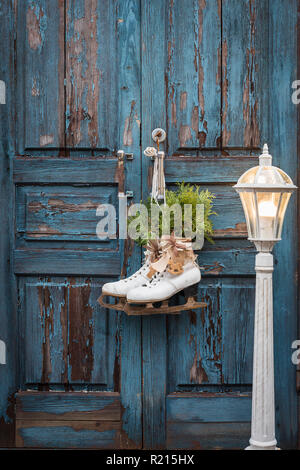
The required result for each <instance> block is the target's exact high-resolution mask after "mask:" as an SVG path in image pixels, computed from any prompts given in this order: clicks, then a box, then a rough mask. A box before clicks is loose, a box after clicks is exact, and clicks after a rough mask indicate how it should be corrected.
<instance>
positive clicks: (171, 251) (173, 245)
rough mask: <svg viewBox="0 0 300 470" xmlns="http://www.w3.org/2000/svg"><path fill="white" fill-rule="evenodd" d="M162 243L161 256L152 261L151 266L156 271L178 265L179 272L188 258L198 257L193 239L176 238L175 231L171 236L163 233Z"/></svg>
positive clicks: (191, 259) (193, 259)
mask: <svg viewBox="0 0 300 470" xmlns="http://www.w3.org/2000/svg"><path fill="white" fill-rule="evenodd" d="M160 244H161V255H160V258H159V259H158V260H157V261H155V262H153V263H151V268H152V269H153V270H155V271H156V272H159V273H160V272H162V271H164V270H165V269H166V268H167V266H168V265H170V266H173V267H175V266H176V268H177V271H178V273H179V272H182V266H183V265H184V264H185V261H186V260H189V261H195V259H196V255H195V254H194V252H193V248H192V242H191V240H190V239H188V238H176V237H175V235H174V232H173V233H172V234H171V236H167V235H163V236H162V238H161V243H160ZM175 271H176V270H175ZM175 271H174V270H173V271H172V272H174V273H175Z"/></svg>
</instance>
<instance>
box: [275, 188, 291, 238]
mask: <svg viewBox="0 0 300 470" xmlns="http://www.w3.org/2000/svg"><path fill="white" fill-rule="evenodd" d="M290 197H291V193H282V197H281V203H280V207H279V210H278V215H277V227H276V238H281V232H282V226H283V220H284V215H285V211H286V208H287V205H288V203H289V200H290Z"/></svg>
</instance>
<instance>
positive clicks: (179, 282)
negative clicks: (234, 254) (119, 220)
mask: <svg viewBox="0 0 300 470" xmlns="http://www.w3.org/2000/svg"><path fill="white" fill-rule="evenodd" d="M154 264H155V263H154ZM152 266H153V263H151V262H150V260H149V257H147V253H146V261H145V263H144V264H143V266H142V267H141V268H140V269H139V270H138V271H137V272H136V273H134V274H133V275H132V276H130V277H128V278H127V279H121V280H120V281H117V282H109V283H107V284H104V285H103V288H102V295H101V297H100V298H99V302H100V304H101V305H102V306H104V307H108V308H112V309H114V310H123V311H125V312H126V313H127V314H128V315H147V314H153V313H158V314H160V313H180V312H181V311H183V310H191V309H193V308H199V307H204V306H205V305H206V304H204V303H202V302H197V301H196V300H195V299H196V297H197V285H198V283H199V281H200V279H201V273H200V268H199V266H198V264H197V263H196V261H195V260H194V259H190V258H187V259H186V260H185V261H184V262H182V263H181V264H180V266H176V265H175V266H174V263H173V264H172V263H171V267H170V264H167V266H166V267H165V269H163V270H162V271H161V272H157V271H155V270H154V269H153V267H152ZM177 293H183V294H184V297H185V298H186V303H185V304H179V305H169V301H170V299H171V298H172V297H173V296H174V295H175V294H177ZM107 297H113V298H114V299H115V303H114V304H111V303H107V302H106V301H105V298H107ZM177 300H178V299H177Z"/></svg>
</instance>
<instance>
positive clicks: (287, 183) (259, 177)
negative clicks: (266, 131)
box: [234, 144, 296, 192]
mask: <svg viewBox="0 0 300 470" xmlns="http://www.w3.org/2000/svg"><path fill="white" fill-rule="evenodd" d="M234 188H235V189H236V190H239V189H244V190H247V189H248V190H251V189H253V190H254V189H262V190H266V191H268V190H269V191H276V190H277V191H283V192H284V191H289V192H290V191H293V190H294V189H296V186H295V185H294V184H293V181H292V180H291V178H290V177H289V176H288V175H287V174H286V173H285V172H284V171H283V170H281V169H280V168H277V167H276V166H273V165H272V156H271V155H270V154H269V150H268V145H267V144H265V145H264V147H263V153H262V154H261V155H260V157H259V165H258V166H255V167H253V168H250V169H249V170H247V171H246V172H245V173H244V174H243V175H242V176H241V177H240V178H239V180H238V182H237V184H236V185H235V186H234Z"/></svg>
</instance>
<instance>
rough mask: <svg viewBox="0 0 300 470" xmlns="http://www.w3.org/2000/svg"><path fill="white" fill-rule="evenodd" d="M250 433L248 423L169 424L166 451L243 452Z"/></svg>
mask: <svg viewBox="0 0 300 470" xmlns="http://www.w3.org/2000/svg"><path fill="white" fill-rule="evenodd" d="M250 433H251V430H250V423H180V425H178V423H170V424H168V426H167V449H188V450H191V449H195V450H196V449H197V450H223V449H224V450H232V449H236V450H243V449H245V447H246V446H247V445H248V444H249V436H250Z"/></svg>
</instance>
